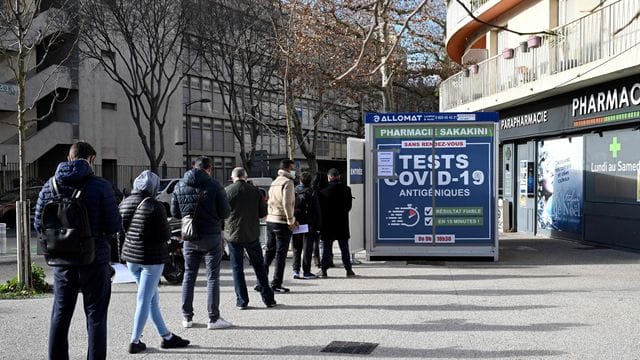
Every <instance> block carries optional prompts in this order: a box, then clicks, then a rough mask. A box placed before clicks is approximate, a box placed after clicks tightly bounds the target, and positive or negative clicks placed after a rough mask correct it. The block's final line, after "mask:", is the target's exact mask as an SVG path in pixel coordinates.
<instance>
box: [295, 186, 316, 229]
mask: <svg viewBox="0 0 640 360" xmlns="http://www.w3.org/2000/svg"><path fill="white" fill-rule="evenodd" d="M312 202H313V192H312V191H311V189H305V190H304V191H302V192H299V193H298V192H296V205H295V208H296V215H295V217H296V220H298V222H299V223H300V224H308V223H309V221H310V220H311V218H312V216H313V208H312V205H313V203H312Z"/></svg>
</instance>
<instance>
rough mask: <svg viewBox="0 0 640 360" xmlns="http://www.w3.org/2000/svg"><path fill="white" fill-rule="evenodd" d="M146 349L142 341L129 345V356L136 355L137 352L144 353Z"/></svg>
mask: <svg viewBox="0 0 640 360" xmlns="http://www.w3.org/2000/svg"><path fill="white" fill-rule="evenodd" d="M146 349H147V345H145V344H144V343H143V342H142V341H138V342H137V343H131V344H129V354H137V353H139V352H142V351H145V350H146Z"/></svg>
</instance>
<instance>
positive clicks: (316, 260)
mask: <svg viewBox="0 0 640 360" xmlns="http://www.w3.org/2000/svg"><path fill="white" fill-rule="evenodd" d="M313 265H315V266H316V267H317V268H319V267H320V258H319V257H317V256H314V257H313Z"/></svg>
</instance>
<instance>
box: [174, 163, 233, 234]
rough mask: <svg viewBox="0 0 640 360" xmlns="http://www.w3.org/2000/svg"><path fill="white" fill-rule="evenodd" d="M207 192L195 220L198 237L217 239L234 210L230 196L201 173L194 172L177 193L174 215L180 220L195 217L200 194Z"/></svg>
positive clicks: (205, 174)
mask: <svg viewBox="0 0 640 360" xmlns="http://www.w3.org/2000/svg"><path fill="white" fill-rule="evenodd" d="M203 191H204V195H203V197H202V200H201V201H200V205H199V207H198V214H197V216H196V219H195V220H194V224H195V227H196V233H197V234H198V235H203V236H204V235H216V234H220V233H221V231H222V222H223V221H224V219H226V218H227V217H229V213H230V212H231V209H230V208H229V203H228V202H227V195H226V193H225V192H224V189H223V188H222V186H220V183H218V182H217V181H216V180H214V179H212V178H211V177H210V176H209V174H207V173H206V172H204V171H203V170H200V169H191V170H189V171H187V172H186V173H185V174H184V177H183V178H182V180H180V182H179V183H178V185H176V187H175V189H174V191H173V197H172V200H171V213H172V214H173V216H174V217H175V218H177V219H182V217H183V216H185V215H193V214H194V212H195V209H196V204H197V203H198V197H199V196H200V193H201V192H203Z"/></svg>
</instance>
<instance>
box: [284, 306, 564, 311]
mask: <svg viewBox="0 0 640 360" xmlns="http://www.w3.org/2000/svg"><path fill="white" fill-rule="evenodd" d="M553 308H557V306H553V305H514V306H481V305H460V304H442V305H340V304H332V305H309V306H300V305H287V304H281V305H278V306H277V307H275V308H274V309H273V310H309V311H316V310H335V309H344V310H369V309H373V310H383V311H420V312H423V311H522V310H538V309H553Z"/></svg>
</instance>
